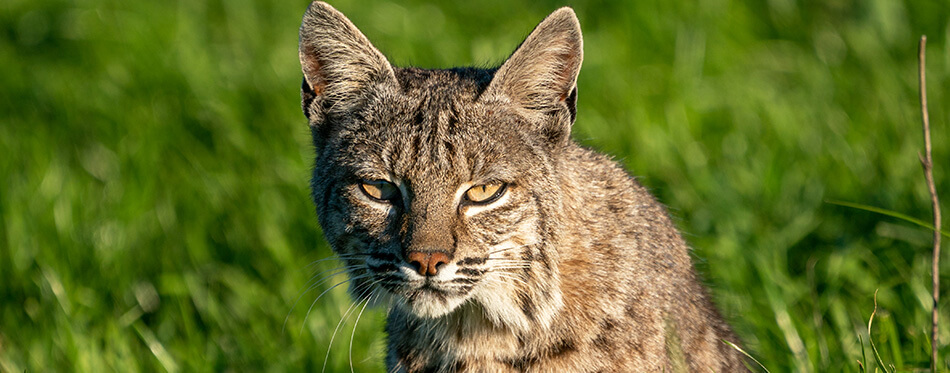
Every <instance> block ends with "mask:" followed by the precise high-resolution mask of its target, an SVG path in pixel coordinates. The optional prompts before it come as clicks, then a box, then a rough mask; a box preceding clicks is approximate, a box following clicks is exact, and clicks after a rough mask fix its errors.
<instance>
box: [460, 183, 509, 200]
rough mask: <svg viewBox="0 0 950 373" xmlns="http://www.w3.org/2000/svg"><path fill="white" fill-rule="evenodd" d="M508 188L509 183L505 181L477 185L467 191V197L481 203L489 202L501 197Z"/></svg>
mask: <svg viewBox="0 0 950 373" xmlns="http://www.w3.org/2000/svg"><path fill="white" fill-rule="evenodd" d="M506 189H508V185H506V184H504V183H494V184H484V185H476V186H473V187H471V188H468V190H467V191H465V199H467V200H468V201H469V202H472V203H476V204H480V205H484V204H489V203H492V202H495V201H496V200H498V198H501V196H503V195H504V194H505V190H506Z"/></svg>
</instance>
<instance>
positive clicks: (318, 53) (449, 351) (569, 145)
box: [300, 1, 746, 372]
mask: <svg viewBox="0 0 950 373" xmlns="http://www.w3.org/2000/svg"><path fill="white" fill-rule="evenodd" d="M582 49H583V48H582V40H581V30H580V24H579V23H578V20H577V17H576V16H575V15H574V11H573V10H571V9H570V8H561V9H558V10H556V11H555V12H554V13H551V15H549V16H548V17H547V18H545V19H544V20H543V21H542V22H541V23H540V24H539V25H538V26H537V27H536V28H535V29H534V31H532V32H531V34H530V35H528V37H527V39H525V41H524V42H523V43H522V44H521V45H520V46H519V47H518V48H517V50H515V52H514V53H513V54H512V55H511V56H510V57H509V58H508V59H507V60H506V61H505V62H504V63H503V64H502V65H501V67H498V68H496V69H477V68H452V69H445V70H428V69H420V68H414V67H407V68H399V67H394V66H392V65H391V64H390V63H389V62H388V61H387V59H386V57H385V56H383V54H382V53H381V52H379V50H377V49H376V48H374V47H373V46H372V44H370V42H369V40H367V38H366V37H365V36H364V35H363V34H362V33H361V32H360V31H359V30H358V29H357V28H356V27H355V26H354V25H353V23H351V22H350V21H349V20H348V19H347V18H346V17H345V16H344V15H343V14H342V13H340V12H338V11H337V10H335V9H334V8H332V7H331V6H329V5H327V4H325V3H322V2H319V1H317V2H313V3H312V4H311V5H310V7H309V9H307V12H306V14H305V15H304V17H303V24H302V25H301V27H300V63H301V65H302V69H303V75H304V79H303V84H302V98H303V111H304V114H305V115H306V117H307V118H308V120H309V124H310V129H311V132H312V135H313V143H314V145H315V148H316V152H317V156H316V163H315V167H314V170H313V179H312V182H311V187H312V193H313V194H312V197H313V200H314V203H315V204H316V209H317V215H318V217H319V221H320V224H321V226H322V227H323V232H324V234H325V235H326V238H327V240H328V241H329V242H330V244H331V246H332V247H333V249H334V251H335V252H336V253H337V254H338V255H339V257H340V259H341V260H342V261H343V262H344V264H345V265H346V268H347V270H348V272H349V276H350V281H351V282H350V292H351V294H352V295H353V296H354V298H356V299H357V300H358V301H369V299H370V298H371V297H373V299H374V300H375V299H376V297H385V298H388V299H389V300H390V304H391V306H390V309H389V314H388V319H387V325H386V332H387V334H388V337H387V338H388V339H387V355H386V365H387V366H388V368H389V370H390V371H397V372H641V371H683V370H689V371H704V372H708V371H717V372H735V371H745V370H746V367H745V365H744V363H743V361H742V357H741V355H740V353H739V352H738V351H736V350H735V349H733V348H732V347H730V346H729V345H727V344H726V343H725V342H724V341H730V342H732V343H737V340H736V337H735V335H733V333H732V331H731V330H730V328H729V326H728V325H727V324H726V323H725V322H724V321H723V319H722V317H720V315H719V314H718V312H717V311H716V309H715V307H714V306H713V305H712V303H711V302H710V300H709V297H708V295H707V294H706V291H705V289H704V288H703V286H702V285H701V284H700V281H699V280H698V279H697V276H696V274H695V272H694V270H693V266H692V263H691V260H690V253H689V248H688V246H687V244H686V243H685V242H684V241H683V239H682V237H681V236H680V234H679V233H678V232H677V231H676V229H675V228H674V226H673V224H672V223H671V221H670V218H669V217H668V215H667V213H666V211H665V209H664V208H663V207H662V205H661V204H660V203H658V202H657V201H656V200H655V199H654V198H653V197H652V196H651V195H650V194H649V193H648V192H647V191H646V190H645V189H644V188H643V187H642V186H640V184H638V183H637V181H636V180H634V178H632V177H630V176H629V175H628V174H627V173H626V172H625V171H624V170H623V169H622V168H621V167H619V166H618V165H617V164H616V163H614V162H613V161H611V160H610V159H609V158H608V157H606V156H604V155H601V154H599V153H596V152H594V151H591V150H588V149H585V148H583V147H581V146H579V145H578V144H577V143H575V142H574V141H573V140H571V138H570V130H571V125H572V124H573V122H574V118H575V110H576V100H577V88H576V80H577V76H578V72H579V70H580V67H581V60H582V58H583V50H582Z"/></svg>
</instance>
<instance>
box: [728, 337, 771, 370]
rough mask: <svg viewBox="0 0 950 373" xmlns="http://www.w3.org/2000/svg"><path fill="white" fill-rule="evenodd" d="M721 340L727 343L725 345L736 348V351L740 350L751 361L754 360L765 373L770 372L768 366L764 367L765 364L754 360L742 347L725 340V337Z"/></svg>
mask: <svg viewBox="0 0 950 373" xmlns="http://www.w3.org/2000/svg"><path fill="white" fill-rule="evenodd" d="M722 342H723V343H725V344H727V345H729V347H732V348H734V349H736V351H739V352H741V353H742V354H743V355H745V356H746V357H747V358H749V359H752V361H754V362H755V363H756V364H758V365H759V367H760V368H762V370H764V371H765V373H771V372H769V368H766V367H765V365H762V363H760V362H759V361H758V360H756V358H754V357H752V355H749V353H748V352H745V350H743V349H742V347H739V346H736V345H735V344H734V343H732V342H729V341H727V340H725V339H723V340H722Z"/></svg>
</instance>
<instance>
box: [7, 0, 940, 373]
mask: <svg viewBox="0 0 950 373" xmlns="http://www.w3.org/2000/svg"><path fill="white" fill-rule="evenodd" d="M333 5H334V6H336V7H337V8H338V9H340V10H341V11H343V12H344V13H345V14H347V15H348V16H349V17H350V18H351V19H352V20H353V22H354V23H355V24H356V25H357V26H358V27H360V28H361V29H362V30H363V32H364V33H366V34H367V36H368V37H369V38H370V39H371V40H372V41H373V42H374V44H375V45H376V46H377V47H378V48H380V49H381V50H382V51H383V52H384V53H386V54H387V56H389V57H390V59H391V61H393V62H394V63H396V64H398V65H403V66H404V65H410V64H411V65H418V66H421V67H450V66H457V65H472V64H474V65H481V66H488V65H494V64H498V63H500V62H501V61H503V59H504V58H505V57H506V56H507V55H508V54H509V53H510V52H511V51H512V50H513V49H514V47H515V46H517V44H518V43H519V42H520V41H521V40H522V38H523V37H524V36H525V35H527V33H528V32H529V31H530V30H531V28H532V27H533V26H534V25H535V24H536V23H537V22H539V21H540V20H541V19H542V18H543V17H544V16H545V15H547V14H548V13H549V12H550V11H552V10H554V9H555V8H557V7H558V6H561V5H572V6H574V8H575V10H576V11H577V13H578V16H579V18H580V20H581V24H582V26H583V30H584V36H585V61H584V68H583V70H582V73H581V77H580V82H579V86H580V99H579V116H578V119H577V123H576V125H575V128H574V136H575V138H576V139H578V140H579V141H580V142H582V143H584V144H586V145H589V146H592V147H595V148H598V149H600V150H603V151H605V152H607V153H609V154H612V155H613V156H615V157H616V158H617V159H618V160H619V161H621V162H622V163H624V164H625V165H626V166H627V167H628V169H630V170H631V172H633V173H634V174H636V175H638V176H640V179H641V181H642V182H643V183H644V184H646V185H647V186H648V187H650V188H651V189H652V190H653V191H654V192H655V193H656V194H657V195H658V196H659V198H660V199H661V200H662V201H663V202H664V203H666V204H667V205H668V206H669V207H670V209H671V210H672V213H673V215H674V216H675V217H676V219H677V222H678V224H679V225H680V227H681V228H682V229H683V231H684V232H685V234H686V235H687V237H688V239H689V240H690V241H691V242H692V243H693V245H694V246H695V248H696V250H695V251H696V255H695V258H696V262H697V266H698V268H699V269H700V271H702V273H703V274H704V276H705V278H706V280H707V282H708V284H709V286H710V287H711V289H712V292H713V294H714V295H715V298H716V300H717V302H718V304H719V306H720V308H721V309H722V311H723V313H724V314H725V315H726V316H727V317H728V318H730V319H731V320H732V323H733V325H734V326H735V328H736V330H737V331H738V333H739V334H740V336H741V338H742V339H743V341H744V343H745V347H746V349H747V350H748V351H749V352H750V353H752V354H753V355H754V356H755V357H757V358H758V359H759V360H760V361H762V362H763V363H764V364H765V365H766V366H767V367H769V368H770V369H771V370H772V371H773V372H784V371H803V372H809V371H816V372H824V371H857V369H858V366H857V364H856V363H855V360H856V359H860V358H861V344H860V342H859V338H861V339H863V340H865V341H867V332H866V327H867V319H868V316H869V315H870V313H871V311H872V309H873V300H872V297H873V293H874V291H875V289H880V294H879V300H878V303H879V309H878V314H877V317H876V318H875V324H874V325H875V326H874V331H873V334H872V338H873V340H874V341H875V343H876V345H877V346H878V348H879V350H880V352H881V355H882V357H883V359H884V361H885V362H888V363H890V364H893V365H894V366H895V367H897V368H899V369H902V370H913V369H919V368H926V367H927V366H928V363H927V359H928V356H929V339H928V336H927V333H928V332H927V331H928V330H929V309H930V301H929V283H930V279H929V278H930V277H929V272H930V271H929V268H930V267H929V261H930V259H929V258H930V254H929V252H930V251H929V245H930V241H929V240H930V234H929V233H928V232H927V231H925V230H923V229H920V228H917V227H914V226H911V225H908V224H905V223H903V222H900V221H896V220H894V219H891V218H886V217H883V216H879V215H874V214H871V213H867V212H864V211H861V210H855V209H850V208H845V207H839V206H835V205H830V204H827V203H825V202H823V201H824V200H826V199H836V200H846V201H854V202H860V203H865V204H869V205H875V206H879V207H883V208H887V209H892V210H896V211H901V212H904V213H907V214H910V215H913V216H916V217H919V218H922V219H923V220H929V219H930V210H929V206H930V205H929V197H928V196H927V194H926V189H925V187H924V186H923V178H922V174H921V171H920V166H919V163H918V161H917V156H916V153H917V151H918V150H920V149H921V148H922V145H921V142H922V141H921V135H920V130H919V128H920V124H919V120H920V119H919V117H920V116H919V113H918V106H917V99H918V98H917V97H918V96H917V83H916V76H917V75H916V74H917V72H916V71H917V70H916V55H917V53H916V48H917V39H918V38H919V36H920V35H921V34H927V35H928V37H929V43H928V50H927V55H928V69H929V70H928V79H929V82H928V84H929V87H930V90H929V98H930V103H931V107H930V115H931V121H932V126H933V138H934V144H935V149H934V160H935V162H936V166H937V167H936V170H935V173H936V175H935V176H936V180H937V186H938V191H939V192H941V193H943V196H944V199H945V200H950V189H948V185H950V184H948V176H947V170H948V167H950V130H948V125H950V120H948V119H950V118H948V116H950V114H948V113H950V112H948V106H950V102H948V97H950V96H948V95H947V92H948V88H950V75H948V73H947V71H948V67H950V49H948V48H947V39H948V36H950V26H948V18H950V7H948V6H947V4H946V3H944V2H942V1H897V0H867V1H859V0H831V1H811V0H806V1H797V0H769V1H731V0H708V1H702V2H673V1H659V0H649V1H626V2H620V1H617V2H605V1H589V2H581V1H550V0H547V1H530V2H529V1H519V2H510V1H502V0H490V1H481V2H453V3H444V4H437V3H428V2H425V1H421V0H406V1H398V2H395V1H394V2H357V1H355V0H350V1H337V2H334V3H333ZM306 6H307V2H306V1H299V0H298V1H251V0H227V1H225V0H201V1H197V0H189V1H135V2H129V1H118V0H73V1H66V0H4V1H3V2H0V66H2V72H0V88H2V89H0V149H2V153H3V154H4V155H3V156H2V157H0V175H2V176H3V181H2V182H0V371H5V372H21V371H94V372H100V371H122V372H134V371H161V370H168V371H222V370H235V371H265V370H266V371H315V370H319V369H321V366H322V364H323V363H324V357H325V354H326V353H327V350H328V348H327V346H328V344H329V341H330V338H331V335H332V334H333V333H332V331H333V329H334V328H335V327H336V325H337V324H338V322H339V321H340V320H341V316H342V314H343V313H344V312H345V311H346V310H347V309H348V307H349V306H350V302H349V300H348V298H347V296H346V294H345V293H344V291H343V287H342V286H341V287H339V288H337V289H334V290H333V291H330V292H329V293H328V295H326V296H324V297H323V298H322V299H320V301H319V302H316V303H314V304H313V307H312V310H310V311H309V317H307V315H308V310H307V309H308V308H309V307H310V306H311V304H312V302H313V300H314V299H315V298H316V297H317V295H318V294H319V293H321V292H323V291H324V290H325V289H327V288H328V285H330V284H333V283H335V282H328V283H326V284H320V285H319V286H316V287H315V288H314V289H313V290H310V291H306V292H305V291H304V290H306V289H307V288H308V286H309V285H310V284H308V280H310V276H311V275H312V274H313V273H314V272H313V271H314V270H316V271H322V270H326V269H330V268H333V267H334V266H335V265H336V264H334V263H333V262H332V261H324V262H319V263H317V264H316V265H314V266H308V263H311V262H313V261H315V260H317V259H320V258H326V257H329V256H330V255H331V253H330V251H329V249H328V247H327V244H326V243H325V242H324V240H323V238H322V236H321V234H320V232H319V227H318V226H317V224H316V218H315V216H314V212H313V207H312V204H311V202H310V199H309V197H308V190H307V183H308V176H309V172H310V167H311V163H312V153H313V149H312V147H311V145H310V141H309V132H308V130H307V126H306V123H305V120H304V118H303V115H302V114H301V113H300V102H299V87H300V79H301V74H300V70H299V65H298V59H297V49H296V43H297V28H298V26H299V22H300V18H301V16H302V14H303V11H304V9H305V8H306ZM944 212H945V213H947V212H950V211H946V210H945V211H944ZM945 216H946V214H945ZM945 249H946V247H945ZM948 266H950V260H945V261H943V265H942V267H943V269H944V271H943V273H944V274H947V273H950V272H948V270H950V268H948ZM342 279H343V277H342V276H339V277H337V278H336V280H342ZM941 283H942V284H944V290H943V293H944V295H947V291H946V290H947V289H950V278H948V277H947V276H946V275H944V276H942V282H941ZM301 295H302V296H301ZM298 297H300V303H299V304H297V305H296V306H294V304H295V301H296V300H297V299H298ZM942 299H943V300H942V301H941V315H942V319H943V320H944V324H943V325H944V326H943V328H942V331H941V334H940V341H941V346H942V347H941V349H940V355H941V357H942V359H943V363H942V364H941V366H942V367H944V368H946V367H947V362H948V361H950V349H948V348H947V346H948V344H950V312H948V308H947V306H948V303H947V301H946V300H948V299H950V297H948V296H944V297H943V298H942ZM285 318H286V320H287V322H286V327H284V322H285ZM353 318H354V317H351V318H350V321H349V322H347V323H345V324H344V326H343V327H341V328H340V329H341V332H339V333H338V334H337V336H336V339H335V340H334V344H333V347H332V348H331V349H330V352H329V355H330V358H329V361H328V368H327V370H328V371H334V372H338V371H349V369H350V357H349V355H350V354H349V349H350V347H349V343H350V338H349V337H350V333H351V332H353V330H354V329H353V326H352V324H353V323H352V319H353ZM383 322H384V320H383V315H381V314H379V313H378V312H373V313H370V312H369V311H368V312H367V314H364V315H363V316H362V319H361V321H360V323H359V327H358V328H356V329H355V332H353V333H355V342H353V347H352V364H353V366H354V367H355V370H356V371H360V372H362V371H382V356H383V352H382V349H383V341H382V337H383V335H382V332H381V330H382V325H383Z"/></svg>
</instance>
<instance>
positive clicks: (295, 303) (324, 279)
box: [280, 267, 346, 335]
mask: <svg viewBox="0 0 950 373" xmlns="http://www.w3.org/2000/svg"><path fill="white" fill-rule="evenodd" d="M334 269H339V271H337V272H335V273H332V274H330V275H327V276H326V277H324V278H323V279H322V280H320V281H319V282H317V283H315V284H313V285H310V282H312V281H313V280H310V282H307V288H306V289H304V290H303V291H301V292H300V295H299V296H297V300H295V301H294V304H293V305H292V306H290V311H287V317H284V324H283V325H281V327H280V334H281V335H283V334H284V330H285V329H286V328H287V320H289V319H290V314H291V313H293V312H294V309H295V308H297V303H300V300H301V299H303V296H304V295H306V294H307V292H309V291H310V290H313V289H315V288H316V287H317V286H320V285H321V284H323V283H324V282H326V281H328V280H330V279H331V278H333V277H336V276H337V275H339V274H341V273H344V272H346V269H345V268H344V269H340V268H339V267H337V268H334ZM324 272H327V271H324ZM320 274H323V273H322V272H321V273H320ZM318 275H319V274H318Z"/></svg>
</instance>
